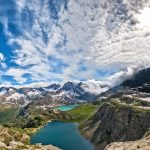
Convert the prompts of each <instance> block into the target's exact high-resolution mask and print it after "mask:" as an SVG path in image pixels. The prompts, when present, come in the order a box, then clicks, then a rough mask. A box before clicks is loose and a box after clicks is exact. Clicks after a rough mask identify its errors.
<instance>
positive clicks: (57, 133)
mask: <svg viewBox="0 0 150 150" xmlns="http://www.w3.org/2000/svg"><path fill="white" fill-rule="evenodd" d="M30 142H31V144H36V143H42V144H43V145H48V144H51V145H53V146H56V147H59V148H60V149H62V150H94V147H93V145H92V144H91V143H90V142H89V141H88V140H86V139H85V138H84V137H83V136H81V134H80V133H79V130H78V124H77V123H63V122H60V121H54V122H50V123H48V124H47V125H46V126H45V127H43V128H42V129H40V130H39V131H38V132H37V133H35V134H34V135H32V136H31V141H30Z"/></svg>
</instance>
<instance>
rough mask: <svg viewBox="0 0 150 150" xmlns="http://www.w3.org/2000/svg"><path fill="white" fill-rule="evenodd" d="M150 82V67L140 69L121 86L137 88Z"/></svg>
mask: <svg viewBox="0 0 150 150" xmlns="http://www.w3.org/2000/svg"><path fill="white" fill-rule="evenodd" d="M148 84H150V68H147V69H143V70H141V71H139V72H138V73H137V74H136V75H135V76H134V77H133V78H132V79H130V80H127V81H125V82H123V83H122V84H121V86H128V87H131V88H135V87H138V86H144V85H148Z"/></svg>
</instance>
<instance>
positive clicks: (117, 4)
mask: <svg viewBox="0 0 150 150" xmlns="http://www.w3.org/2000/svg"><path fill="white" fill-rule="evenodd" d="M49 2H50V1H48V0H43V1H41V0H32V1H31V2H30V3H28V2H27V1H24V0H23V1H20V0H19V1H17V6H18V7H17V9H18V14H17V16H18V20H16V22H17V24H19V26H18V27H20V29H19V30H20V31H21V33H22V36H19V37H13V36H12V35H11V34H9V44H12V45H13V44H14V43H15V44H16V43H17V44H18V45H19V46H20V48H18V49H16V50H15V52H14V53H15V56H16V57H15V59H14V62H15V63H17V64H18V65H19V66H20V67H25V66H29V65H30V67H28V68H27V70H26V71H24V70H22V69H15V70H17V73H18V74H19V75H17V74H16V71H14V70H11V69H10V70H9V71H8V73H9V74H10V75H12V76H14V78H15V80H17V81H18V82H21V83H22V82H24V81H25V78H23V77H22V75H23V74H24V73H25V72H27V73H30V74H31V76H32V79H33V80H39V81H41V80H42V81H43V80H44V81H47V80H49V79H53V78H58V79H61V80H73V79H80V78H84V79H93V78H95V76H94V73H95V71H96V70H97V69H98V70H110V71H111V70H112V71H113V69H116V70H118V71H119V72H118V73H116V74H115V75H114V76H112V77H109V78H108V81H111V80H112V81H114V82H112V83H113V84H118V83H120V82H121V78H123V79H125V78H126V76H128V73H129V72H130V69H129V66H135V68H138V67H140V68H141V66H142V67H148V66H150V65H149V64H150V59H149V56H150V28H149V27H147V28H139V26H138V24H137V23H138V21H140V20H138V17H137V16H138V15H140V13H142V12H143V11H142V10H144V8H145V7H148V6H149V4H150V2H148V1H145V0H141V1H138V2H137V1H136V0H132V1H129V0H122V1H117V0H112V1H108V0H103V1H102V0H95V1H92V0H82V1H74V0H70V1H68V3H67V9H64V5H61V4H60V3H59V4H58V5H57V3H55V5H57V6H52V4H51V7H54V8H53V12H52V11H50V4H49ZM51 2H53V1H51ZM55 9H56V11H54V10H55ZM57 11H58V12H57ZM55 12H56V13H57V16H56V18H58V20H57V19H55V18H54V17H53V15H54V14H53V13H55ZM23 13H25V14H24V15H25V16H26V18H25V19H26V20H21V18H22V16H21V15H22V14H23ZM7 21H8V20H7V18H6V19H5V21H4V22H5V33H9V32H8V26H7V24H8V22H7ZM140 23H141V22H140ZM50 57H54V58H56V59H58V60H59V61H60V62H61V63H64V64H67V66H66V67H64V68H63V69H62V73H56V72H53V71H52V70H53V69H57V70H59V69H61V68H59V66H57V67H55V68H54V66H53V65H54V63H55V62H54V61H55V60H53V59H50ZM82 63H83V64H84V66H85V67H86V68H87V69H86V70H85V71H81V70H79V68H80V66H81V64H82ZM131 68H132V67H131ZM122 70H125V71H122ZM120 77H121V78H120ZM100 78H101V77H99V79H100ZM117 78H119V79H118V81H117Z"/></svg>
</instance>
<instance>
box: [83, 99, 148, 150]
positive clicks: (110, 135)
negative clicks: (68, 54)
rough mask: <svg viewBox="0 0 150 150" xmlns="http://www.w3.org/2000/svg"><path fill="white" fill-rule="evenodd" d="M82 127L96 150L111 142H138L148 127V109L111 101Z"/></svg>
mask: <svg viewBox="0 0 150 150" xmlns="http://www.w3.org/2000/svg"><path fill="white" fill-rule="evenodd" d="M82 127H83V129H82V131H83V133H84V135H85V136H86V137H87V138H89V139H90V140H91V141H92V142H93V143H94V144H95V147H96V149H97V150H103V149H104V148H105V147H106V145H108V144H109V143H112V142H123V141H135V140H139V139H141V138H142V137H143V135H144V134H145V133H146V132H147V131H148V128H149V127H150V108H149V107H143V106H140V105H138V106H137V105H134V104H132V103H127V102H126V101H124V102H122V100H119V99H111V100H109V101H108V102H104V103H103V104H102V105H101V106H100V108H99V110H98V111H97V112H96V114H95V115H94V116H93V117H92V118H90V119H89V120H87V121H86V122H84V123H83V125H82Z"/></svg>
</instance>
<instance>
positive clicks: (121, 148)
mask: <svg viewBox="0 0 150 150" xmlns="http://www.w3.org/2000/svg"><path fill="white" fill-rule="evenodd" d="M137 149H138V150H149V149H150V132H147V133H146V134H145V136H144V137H143V138H142V139H141V140H138V141H129V142H114V143H111V144H109V145H108V146H107V147H106V148H105V150H137Z"/></svg>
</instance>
